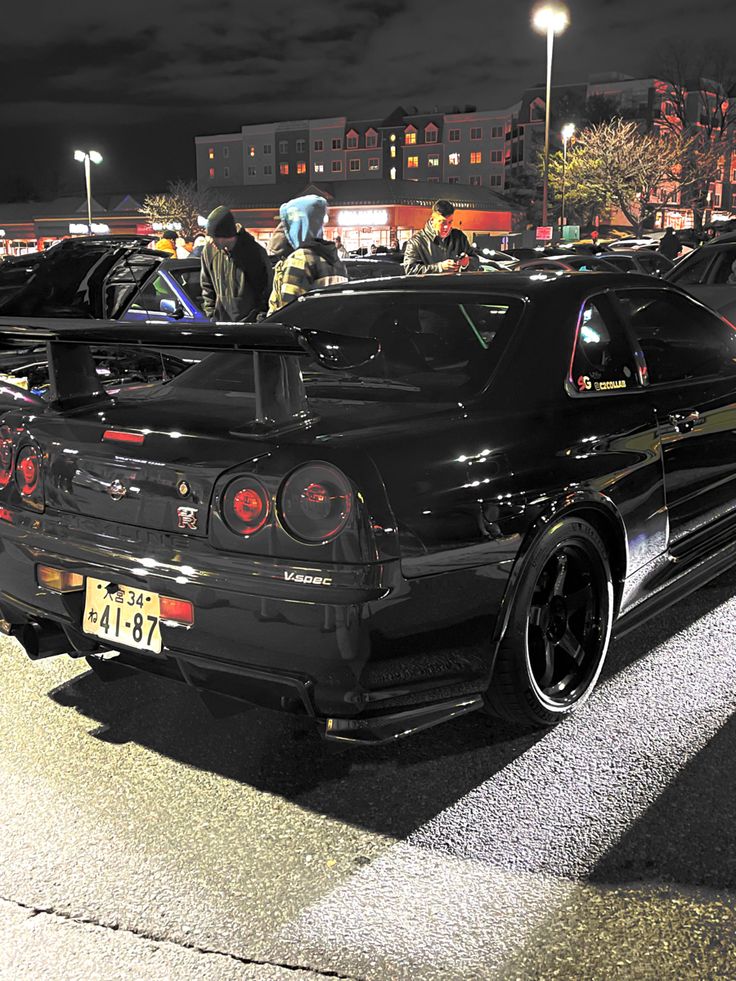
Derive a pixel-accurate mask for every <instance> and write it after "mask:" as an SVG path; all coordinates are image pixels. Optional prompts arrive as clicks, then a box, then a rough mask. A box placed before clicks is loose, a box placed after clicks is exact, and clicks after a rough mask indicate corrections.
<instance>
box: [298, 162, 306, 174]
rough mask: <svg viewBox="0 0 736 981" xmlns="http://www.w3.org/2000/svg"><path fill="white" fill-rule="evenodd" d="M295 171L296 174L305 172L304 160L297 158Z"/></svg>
mask: <svg viewBox="0 0 736 981" xmlns="http://www.w3.org/2000/svg"><path fill="white" fill-rule="evenodd" d="M296 172H297V174H306V172H307V165H306V163H305V162H304V160H299V161H298V163H297V165H296Z"/></svg>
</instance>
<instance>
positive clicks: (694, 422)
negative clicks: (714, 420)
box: [668, 409, 702, 433]
mask: <svg viewBox="0 0 736 981" xmlns="http://www.w3.org/2000/svg"><path fill="white" fill-rule="evenodd" d="M668 419H669V421H670V422H671V423H672V425H673V426H674V427H675V429H676V430H677V431H678V433H689V432H690V431H691V430H692V429H694V428H695V426H698V425H700V424H701V422H702V420H701V418H700V413H699V412H698V410H697V409H693V410H692V411H691V412H671V413H670V414H669V416H668Z"/></svg>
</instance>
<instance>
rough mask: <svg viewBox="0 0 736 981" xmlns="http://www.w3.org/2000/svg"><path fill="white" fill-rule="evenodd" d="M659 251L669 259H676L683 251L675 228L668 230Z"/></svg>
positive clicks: (661, 241)
mask: <svg viewBox="0 0 736 981" xmlns="http://www.w3.org/2000/svg"><path fill="white" fill-rule="evenodd" d="M659 251H660V252H661V253H662V255H663V256H665V257H666V258H667V259H672V260H674V259H676V258H677V257H678V255H679V254H680V252H681V251H682V246H681V245H680V243H679V242H678V241H677V236H676V235H675V232H674V229H673V228H668V229H667V231H666V232H665V233H664V235H663V236H662V238H661V240H660V243H659Z"/></svg>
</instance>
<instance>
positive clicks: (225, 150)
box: [222, 146, 230, 157]
mask: <svg viewBox="0 0 736 981" xmlns="http://www.w3.org/2000/svg"><path fill="white" fill-rule="evenodd" d="M222 155H223V157H229V156H230V147H229V146H224V147H223V148H222Z"/></svg>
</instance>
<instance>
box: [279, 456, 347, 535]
mask: <svg viewBox="0 0 736 981" xmlns="http://www.w3.org/2000/svg"><path fill="white" fill-rule="evenodd" d="M352 509H353V491H352V489H351V487H350V482H349V481H348V479H347V477H346V476H345V474H344V473H342V472H341V471H340V470H338V469H337V467H333V466H332V465H331V464H329V463H309V464H307V465H306V466H303V467H299V469H298V470H295V471H294V473H292V474H291V476H290V477H287V479H286V480H285V481H284V483H283V485H282V487H281V493H280V495H279V516H280V518H281V523H282V524H283V526H284V528H285V529H286V530H287V531H288V532H289V534H290V535H292V536H293V537H294V538H296V539H297V540H298V541H301V542H305V543H306V544H308V545H319V544H322V543H323V542H329V541H331V540H332V539H333V538H336V537H337V536H338V535H339V534H340V532H341V531H342V530H343V528H344V527H345V525H346V524H347V523H348V519H349V518H350V513H351V511H352Z"/></svg>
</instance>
